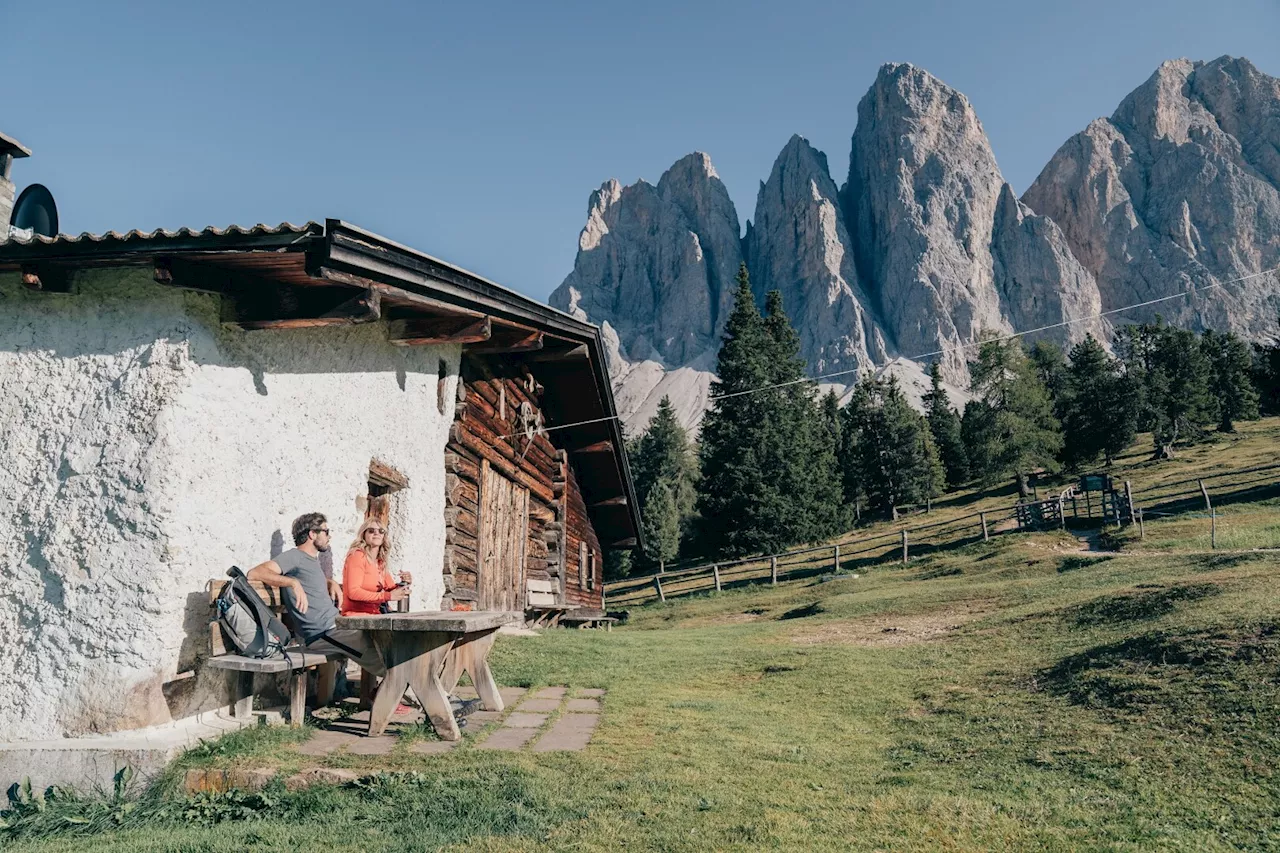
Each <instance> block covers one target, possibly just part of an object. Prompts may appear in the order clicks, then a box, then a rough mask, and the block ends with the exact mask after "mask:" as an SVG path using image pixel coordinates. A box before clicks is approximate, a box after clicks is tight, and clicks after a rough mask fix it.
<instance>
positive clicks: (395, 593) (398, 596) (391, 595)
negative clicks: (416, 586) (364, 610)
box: [387, 586, 409, 601]
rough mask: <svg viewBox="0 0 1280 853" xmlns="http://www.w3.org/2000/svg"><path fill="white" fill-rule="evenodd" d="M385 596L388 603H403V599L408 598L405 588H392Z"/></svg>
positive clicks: (407, 588) (407, 591)
mask: <svg viewBox="0 0 1280 853" xmlns="http://www.w3.org/2000/svg"><path fill="white" fill-rule="evenodd" d="M387 596H388V597H387V600H388V601H403V600H404V599H406V598H408V597H409V587H407V586H397V587H392V588H391V591H390V592H388V593H387Z"/></svg>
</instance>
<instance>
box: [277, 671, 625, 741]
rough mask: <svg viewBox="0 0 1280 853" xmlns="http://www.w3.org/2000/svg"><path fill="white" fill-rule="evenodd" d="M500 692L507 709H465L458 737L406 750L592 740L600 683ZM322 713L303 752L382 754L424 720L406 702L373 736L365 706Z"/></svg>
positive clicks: (463, 695)
mask: <svg viewBox="0 0 1280 853" xmlns="http://www.w3.org/2000/svg"><path fill="white" fill-rule="evenodd" d="M499 692H500V693H501V694H502V700H503V702H504V704H505V705H506V710H503V711H479V710H478V711H474V712H472V713H471V714H469V715H467V716H466V717H465V718H463V727H462V732H463V736H464V737H463V740H462V741H453V742H450V741H438V740H426V741H421V740H420V741H416V742H414V743H412V744H410V745H409V747H408V751H409V752H411V753H414V754H415V755H440V754H443V753H446V752H450V751H452V750H453V749H456V748H457V747H458V746H459V745H460V744H465V743H468V742H474V743H475V744H476V748H477V749H485V750H499V751H504V752H514V751H517V750H521V749H526V748H529V749H530V750H531V751H532V752H561V751H566V752H578V751H580V750H582V749H585V748H586V746H587V744H589V743H590V742H591V735H592V733H594V732H595V729H596V726H597V725H598V724H599V722H600V709H601V701H602V699H603V697H604V691H603V690H600V689H598V688H579V689H576V690H573V689H570V688H568V687H544V688H542V689H541V690H538V691H537V692H536V693H534V694H533V695H531V696H526V695H525V694H526V692H527V691H526V690H525V689H524V688H522V687H503V688H500V690H499ZM456 697H457V699H458V700H461V701H467V700H470V699H475V698H476V693H475V690H474V688H471V687H459V688H458V689H457V691H456ZM455 705H456V703H455ZM455 709H456V708H455ZM326 711H328V713H326ZM321 714H322V715H324V716H326V717H329V719H327V720H324V719H322V720H319V721H318V722H319V723H320V724H321V725H322V726H323V728H320V729H319V730H318V731H316V733H315V734H314V735H312V737H311V738H310V739H309V740H307V741H306V742H304V743H301V744H298V746H297V747H295V748H296V749H297V751H298V752H299V753H301V754H302V755H310V756H316V757H321V756H327V755H333V754H335V753H342V754H345V755H386V754H387V753H389V752H391V751H392V750H393V749H395V748H396V746H397V745H398V744H399V743H400V735H401V733H402V732H404V731H405V730H406V729H410V728H417V727H419V726H421V725H423V724H424V722H425V717H424V715H423V713H422V711H420V710H418V709H417V708H410V709H408V710H407V711H406V712H405V713H400V714H394V715H392V717H391V722H390V724H389V725H388V726H387V731H386V733H385V734H383V735H380V736H378V737H373V738H371V737H368V736H367V735H366V734H365V732H366V731H367V729H368V725H369V712H368V711H360V712H357V713H354V714H348V715H345V716H343V715H342V714H341V712H340V711H337V710H332V709H325V710H322V711H321Z"/></svg>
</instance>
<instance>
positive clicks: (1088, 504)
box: [1084, 492, 1093, 521]
mask: <svg viewBox="0 0 1280 853" xmlns="http://www.w3.org/2000/svg"><path fill="white" fill-rule="evenodd" d="M1084 517H1085V518H1087V519H1089V520H1090V521H1092V520H1093V498H1092V497H1090V496H1089V492H1085V493H1084Z"/></svg>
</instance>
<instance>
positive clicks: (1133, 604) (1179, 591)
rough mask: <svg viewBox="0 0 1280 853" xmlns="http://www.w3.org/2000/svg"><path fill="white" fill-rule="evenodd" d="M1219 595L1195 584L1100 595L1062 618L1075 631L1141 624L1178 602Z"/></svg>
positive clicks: (1208, 585) (1169, 610) (1209, 585)
mask: <svg viewBox="0 0 1280 853" xmlns="http://www.w3.org/2000/svg"><path fill="white" fill-rule="evenodd" d="M1059 571H1061V570H1059ZM1221 592H1222V588H1221V587H1220V586H1218V585H1217V584H1214V583H1196V584H1186V585H1183V586H1171V587H1163V588H1160V589H1150V590H1143V591H1142V592H1135V593H1125V594H1123V595H1104V596H1102V597H1101V598H1095V599H1093V600H1092V601H1086V602H1085V603H1083V604H1078V605H1076V606H1075V607H1068V608H1067V609H1066V610H1064V611H1063V612H1062V615H1063V618H1064V619H1066V620H1067V621H1069V622H1071V623H1072V624H1073V625H1075V626H1076V627H1077V628H1090V627H1093V626H1095V625H1111V624H1116V623H1121V622H1141V621H1146V620H1149V619H1158V618H1160V617H1161V616H1164V615H1165V614H1167V613H1172V612H1173V611H1174V609H1175V608H1176V607H1177V606H1178V603H1179V602H1183V601H1198V600H1200V599H1202V598H1208V597H1210V596H1213V595H1218V594H1219V593H1221Z"/></svg>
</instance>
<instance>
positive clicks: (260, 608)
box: [217, 566, 289, 658]
mask: <svg viewBox="0 0 1280 853" xmlns="http://www.w3.org/2000/svg"><path fill="white" fill-rule="evenodd" d="M227 575H228V576H229V577H230V578H231V583H229V584H227V585H226V586H224V587H223V588H222V593H221V594H220V595H219V596H218V601H217V609H218V624H219V625H221V626H222V631H223V633H224V634H226V636H227V639H228V640H230V641H231V645H233V646H235V648H236V650H237V651H238V652H240V654H242V655H244V656H245V657H251V658H280V657H284V649H285V646H287V645H289V629H288V628H286V627H285V624H284V623H283V622H281V621H280V618H279V617H278V616H276V614H275V613H273V612H271V608H270V607H268V606H267V604H266V602H265V601H263V600H262V597H261V596H259V595H258V593H257V592H256V591H255V590H254V588H253V587H252V586H250V585H249V579H248V578H247V577H245V574H244V572H242V571H241V570H240V568H239V567H238V566H232V567H231V568H230V569H228V570H227Z"/></svg>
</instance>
